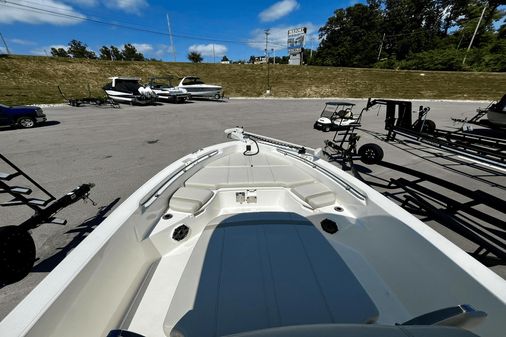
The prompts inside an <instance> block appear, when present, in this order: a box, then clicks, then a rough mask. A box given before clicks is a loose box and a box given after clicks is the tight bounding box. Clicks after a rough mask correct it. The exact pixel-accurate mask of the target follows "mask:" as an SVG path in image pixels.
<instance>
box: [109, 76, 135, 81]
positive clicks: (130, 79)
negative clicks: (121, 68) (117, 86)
mask: <svg viewBox="0 0 506 337" xmlns="http://www.w3.org/2000/svg"><path fill="white" fill-rule="evenodd" d="M109 79H110V80H122V81H140V80H141V78H140V77H126V76H113V77H109Z"/></svg>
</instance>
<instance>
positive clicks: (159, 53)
mask: <svg viewBox="0 0 506 337" xmlns="http://www.w3.org/2000/svg"><path fill="white" fill-rule="evenodd" d="M172 53H173V52H172V47H171V46H169V45H165V44H159V45H157V46H156V48H155V53H154V54H155V56H156V57H157V58H162V57H163V56H166V55H170V56H171V57H172Z"/></svg>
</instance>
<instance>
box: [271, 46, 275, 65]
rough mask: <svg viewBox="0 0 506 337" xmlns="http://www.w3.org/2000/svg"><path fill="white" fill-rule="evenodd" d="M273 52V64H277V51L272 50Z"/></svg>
mask: <svg viewBox="0 0 506 337" xmlns="http://www.w3.org/2000/svg"><path fill="white" fill-rule="evenodd" d="M271 52H272V64H276V50H275V49H274V48H271Z"/></svg>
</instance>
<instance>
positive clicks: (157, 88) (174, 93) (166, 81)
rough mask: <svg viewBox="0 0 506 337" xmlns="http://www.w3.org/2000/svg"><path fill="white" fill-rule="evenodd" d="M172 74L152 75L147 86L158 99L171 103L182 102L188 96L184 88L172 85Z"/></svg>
mask: <svg viewBox="0 0 506 337" xmlns="http://www.w3.org/2000/svg"><path fill="white" fill-rule="evenodd" d="M173 79H174V77H172V76H164V77H152V78H150V79H149V88H151V90H153V92H154V93H155V94H156V95H157V96H158V99H159V100H163V101H165V102H172V103H184V102H186V100H188V98H189V97H190V94H189V93H188V91H186V89H183V88H179V87H175V86H173V85H172V80H173Z"/></svg>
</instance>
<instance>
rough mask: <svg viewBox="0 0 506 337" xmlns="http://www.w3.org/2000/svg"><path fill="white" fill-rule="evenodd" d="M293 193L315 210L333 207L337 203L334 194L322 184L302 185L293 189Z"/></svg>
mask: <svg viewBox="0 0 506 337" xmlns="http://www.w3.org/2000/svg"><path fill="white" fill-rule="evenodd" d="M292 192H293V193H294V194H295V195H296V196H298V197H299V198H301V199H302V200H304V201H305V202H307V203H308V204H309V205H311V207H313V208H320V207H324V206H328V205H332V204H333V203H334V202H335V201H336V195H335V194H334V192H332V191H331V190H330V189H329V188H328V187H327V186H325V185H323V184H321V183H313V184H306V185H300V186H297V187H294V188H292Z"/></svg>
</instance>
